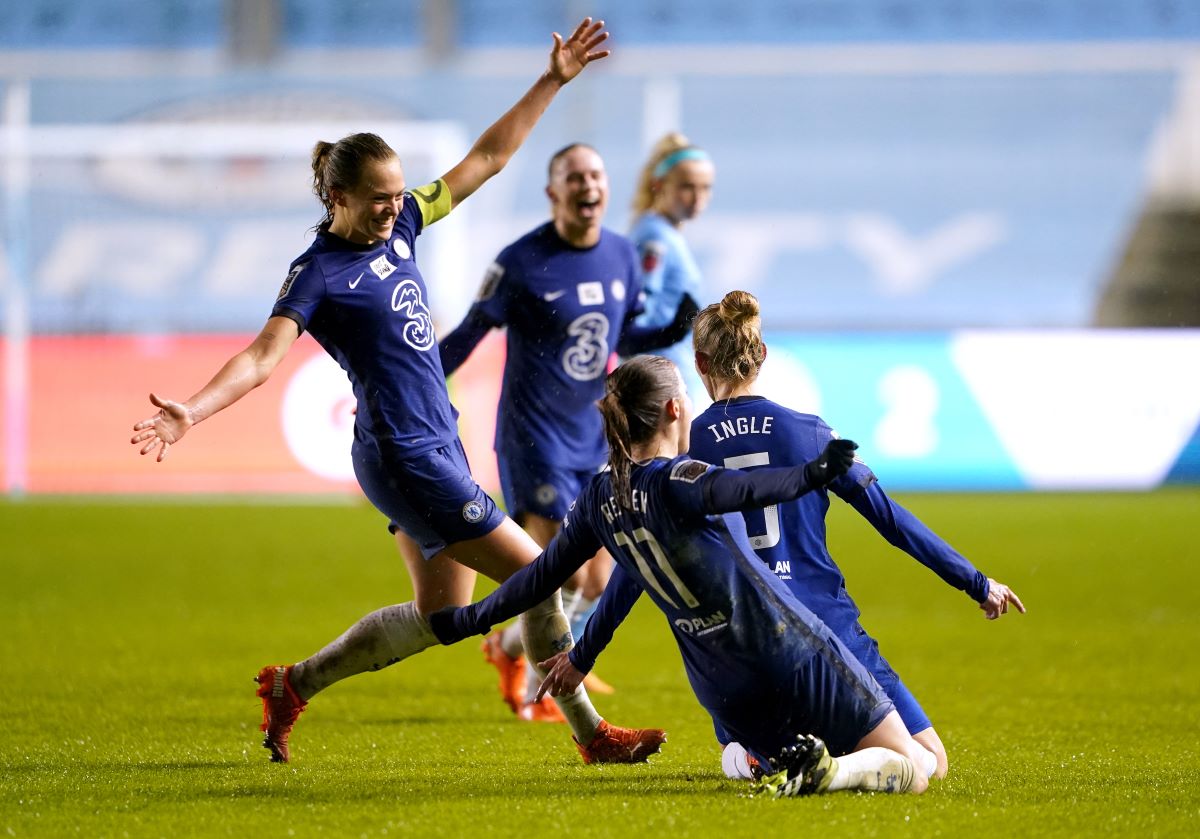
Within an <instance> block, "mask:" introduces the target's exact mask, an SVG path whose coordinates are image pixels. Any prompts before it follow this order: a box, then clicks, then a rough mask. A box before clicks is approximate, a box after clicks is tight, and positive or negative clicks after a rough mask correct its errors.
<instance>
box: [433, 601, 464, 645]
mask: <svg viewBox="0 0 1200 839" xmlns="http://www.w3.org/2000/svg"><path fill="white" fill-rule="evenodd" d="M457 611H458V609H457V608H456V607H454V606H447V607H445V608H444V609H438V610H437V611H436V612H430V613H429V615H427V616H426V618H425V619H426V620H427V621H429V628H430V629H432V630H433V634H434V635H436V636H437V639H438V641H439V642H440V643H442V644H446V645H450V644H455V643H457V642H459V641H461V640H462V639H463V638H466V637H467V636H465V635H462V634H460V633H459V631H458V628H457V627H456V626H455V625H454V613H455V612H457Z"/></svg>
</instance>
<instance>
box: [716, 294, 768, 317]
mask: <svg viewBox="0 0 1200 839" xmlns="http://www.w3.org/2000/svg"><path fill="white" fill-rule="evenodd" d="M719 311H720V314H721V319H722V320H724V321H727V322H728V323H729V324H730V325H731V326H741V325H742V324H748V323H752V322H754V321H756V320H757V319H758V316H759V308H758V300H757V298H755V296H754V295H753V294H751V293H750V292H748V291H740V290H739V291H731V292H729V293H728V294H726V295H725V296H724V297H723V298H721V304H720V309H719Z"/></svg>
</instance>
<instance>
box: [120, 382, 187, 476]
mask: <svg viewBox="0 0 1200 839" xmlns="http://www.w3.org/2000/svg"><path fill="white" fill-rule="evenodd" d="M150 402H151V404H153V405H154V407H156V408H158V409H159V410H158V413H157V414H155V415H154V416H152V417H150V418H149V419H144V420H142V421H141V422H139V423H135V424H134V426H133V430H134V431H135V432H136V433H135V434H134V435H133V439H131V440H130V441H129V442H130V443H132V444H133V445H135V446H136V445H138V444H139V443H144V444H145V445H143V446H142V447H141V448H140V449H139V450H138V454H143V455H145V454H150V452H152V451H154V447H155V446H160V445H161V448H160V449H159V450H158V457H156V458H155V460H156V461H158V462H159V463H161V462H162V459H163V458H164V457H166V456H167V451H168V450H169V449H170V448H171V444H172V443H177V442H179V438H180V437H182V436H183V435H184V434H186V433H187V430H188V429H189V428H191V427H192V425H193V423H192V417H191V415H190V414H189V413H188V409H187V408H185V407H184V406H183V405H182V404H180V403H179V402H172V401H171V400H170V399H162V398H160V397H159V396H158V395H157V394H154V393H152V394H150Z"/></svg>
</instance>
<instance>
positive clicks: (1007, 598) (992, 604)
mask: <svg viewBox="0 0 1200 839" xmlns="http://www.w3.org/2000/svg"><path fill="white" fill-rule="evenodd" d="M1009 603H1011V604H1012V605H1013V606H1015V607H1016V609H1017V611H1018V612H1020V613H1021V614H1022V615H1023V614H1025V604H1023V603H1022V602H1021V598H1019V597H1017V593H1016V592H1015V591H1013V590H1012V589H1011V588H1009V587H1008V586H1006V585H1005V584H1004V583H998V582H996V581H995V580H993V579H992V578H991V577H988V596H987V600H985V601H983V602H982V603H980V604H979V608H980V609H983V615H984V617H986V618H987V619H988V620H990V621H994V620H995V619H996V618H998V617H1000V616H1001V615H1006V614H1008V604H1009Z"/></svg>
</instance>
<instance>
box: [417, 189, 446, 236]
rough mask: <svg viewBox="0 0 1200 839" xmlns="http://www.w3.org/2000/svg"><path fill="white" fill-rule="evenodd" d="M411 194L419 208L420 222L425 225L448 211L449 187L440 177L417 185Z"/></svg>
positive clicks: (443, 215)
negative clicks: (431, 181) (428, 182)
mask: <svg viewBox="0 0 1200 839" xmlns="http://www.w3.org/2000/svg"><path fill="white" fill-rule="evenodd" d="M412 194H413V197H414V198H416V199H417V206H418V207H420V208H421V222H422V223H423V224H424V226H425V227H428V226H429V225H431V224H433V223H434V222H435V221H437V220H438V219H440V218H444V217H445V216H447V215H448V214H449V213H450V187H448V186H446V182H445V181H444V180H442V179H441V178H438V179H437V180H436V181H434V182H433V183H431V184H425V186H419V187H417V188H416V189H414V190H413V191H412Z"/></svg>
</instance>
